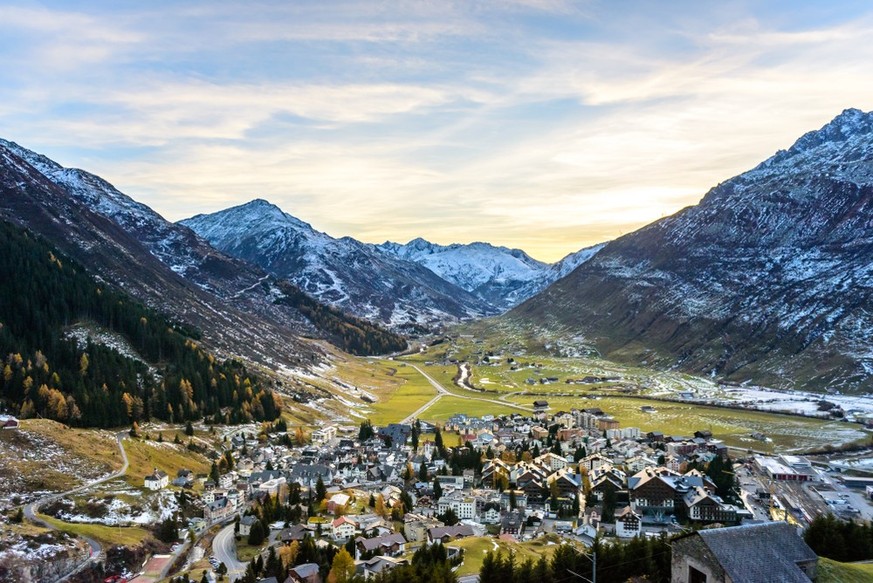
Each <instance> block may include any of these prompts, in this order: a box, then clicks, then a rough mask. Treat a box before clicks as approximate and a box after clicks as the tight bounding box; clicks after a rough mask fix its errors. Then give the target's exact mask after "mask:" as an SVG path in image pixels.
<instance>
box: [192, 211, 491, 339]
mask: <svg viewBox="0 0 873 583" xmlns="http://www.w3.org/2000/svg"><path fill="white" fill-rule="evenodd" d="M180 223H181V224H183V225H185V226H187V227H189V228H191V229H192V230H194V231H195V232H197V233H198V234H199V235H200V236H201V237H203V238H205V239H206V240H208V241H209V242H210V243H211V244H212V245H214V246H215V247H217V248H218V249H221V250H222V251H224V252H226V253H229V254H230V255H233V256H234V257H238V258H240V259H243V260H246V261H249V262H252V263H254V264H256V265H259V266H260V267H262V268H263V269H265V270H267V271H269V272H270V273H272V274H274V275H276V276H279V277H283V278H288V279H289V280H291V281H293V282H294V283H296V284H297V285H298V286H299V287H300V288H302V289H303V290H304V291H306V292H307V293H309V294H311V295H313V296H315V297H317V298H319V299H320V300H321V301H324V302H327V303H329V304H332V305H334V306H337V307H340V308H342V309H344V310H347V311H349V312H351V313H353V314H356V315H358V316H363V317H366V318H370V319H373V320H377V321H381V322H385V323H387V324H390V325H392V326H394V327H397V328H404V327H407V326H419V325H425V326H429V325H435V324H439V323H442V322H446V321H453V320H459V319H466V318H471V317H478V316H483V315H486V314H489V313H496V310H494V309H492V308H491V307H490V306H488V304H486V303H485V302H483V301H482V300H480V299H479V298H476V297H475V296H473V295H472V294H470V293H467V292H466V291H464V290H463V289H459V288H458V287H456V286H455V285H453V284H451V283H449V282H447V281H445V280H444V279H442V278H440V277H438V276H437V275H435V274H434V273H433V272H432V271H430V270H428V269H426V268H424V267H422V266H421V265H419V264H417V263H414V262H411V261H405V260H402V259H398V258H396V257H393V256H391V255H389V254H386V253H382V252H381V251H379V250H378V249H376V248H375V247H373V246H371V245H366V244H364V243H361V242H359V241H356V240H355V239H352V238H349V237H343V238H341V239H335V238H333V237H331V236H330V235H327V234H325V233H322V232H319V231H316V230H315V229H313V228H312V227H311V226H310V225H309V224H308V223H305V222H303V221H301V220H300V219H297V218H295V217H293V216H291V215H289V214H288V213H285V212H283V211H282V210H281V209H280V208H279V207H277V206H275V205H273V204H271V203H269V202H267V201H265V200H260V199H257V200H253V201H251V202H249V203H247V204H244V205H240V206H236V207H233V208H229V209H225V210H223V211H220V212H217V213H212V214H208V215H197V216H195V217H192V218H190V219H185V220H183V221H180Z"/></svg>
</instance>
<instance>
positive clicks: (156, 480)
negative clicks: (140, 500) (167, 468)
mask: <svg viewBox="0 0 873 583" xmlns="http://www.w3.org/2000/svg"><path fill="white" fill-rule="evenodd" d="M144 483H145V487H146V488H148V489H149V490H160V489H162V488H166V487H167V484H169V483H170V478H169V476H167V474H166V473H165V472H162V471H161V470H159V469H157V468H155V470H154V471H153V472H152V473H151V474H149V475H148V476H146V477H145V480H144Z"/></svg>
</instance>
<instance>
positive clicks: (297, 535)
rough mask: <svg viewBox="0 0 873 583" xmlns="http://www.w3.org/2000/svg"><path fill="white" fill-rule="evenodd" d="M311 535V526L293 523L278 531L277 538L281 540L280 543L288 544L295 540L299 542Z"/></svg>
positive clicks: (312, 533) (312, 531)
mask: <svg viewBox="0 0 873 583" xmlns="http://www.w3.org/2000/svg"><path fill="white" fill-rule="evenodd" d="M313 535H314V529H313V528H312V527H310V526H308V525H303V524H295V525H293V526H291V527H289V528H286V529H285V530H283V531H282V532H280V533H279V540H280V541H282V544H285V545H290V544H291V543H293V542H295V541H297V542H299V541H302V540H303V539H305V538H307V537H311V536H313Z"/></svg>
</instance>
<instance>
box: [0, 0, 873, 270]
mask: <svg viewBox="0 0 873 583" xmlns="http://www.w3.org/2000/svg"><path fill="white" fill-rule="evenodd" d="M871 39H873V5H871V4H870V3H869V2H866V1H864V2H842V1H838V0H829V1H828V2H812V1H810V2H803V1H800V0H792V1H767V2H764V1H759V2H725V1H718V2H716V1H711V2H710V1H701V0H697V1H688V2H684V1H674V0H671V1H670V2H651V1H642V0H641V1H623V0H603V1H584V0H579V1H566V2H565V1H563V0H504V1H491V2H488V1H476V0H464V1H451V0H446V1H440V2H430V1H427V0H414V1H409V2H404V1H402V0H397V1H391V2H376V1H371V2H332V1H325V0H319V1H313V2H309V1H301V0H293V1H291V0H285V1H279V2H226V1H222V0H209V1H203V2H201V1H198V0H191V1H186V2H165V1H162V0H153V1H150V2H118V1H117V0H113V1H107V2H89V1H87V0H84V1H82V0H80V1H76V2H3V0H0V137H3V138H5V139H8V140H12V141H15V142H18V143H19V144H21V145H22V146H24V147H27V148H29V149H32V150H35V151H37V152H40V153H43V154H46V155H47V156H49V157H50V158H52V159H54V160H56V161H57V162H59V163H61V164H63V165H65V166H72V167H78V168H83V169H85V170H88V171H89V172H92V173H94V174H97V175H99V176H101V177H103V178H105V179H106V180H108V181H110V182H111V183H113V184H114V185H115V186H116V187H118V188H119V189H120V190H122V191H123V192H125V193H126V194H128V195H130V196H132V197H133V198H135V199H137V200H139V201H141V202H144V203H146V204H148V205H149V206H151V207H152V208H154V209H155V210H156V211H158V212H159V213H161V214H162V215H163V216H165V217H166V218H168V219H170V220H174V221H175V220H179V219H182V218H185V217H189V216H192V215H194V214H198V213H205V212H214V211H217V210H221V209H224V208H227V207H229V206H234V205H237V204H242V203H245V202H247V201H249V200H251V199H254V198H265V199H267V200H270V201H271V202H273V203H275V204H277V205H278V206H280V207H281V208H282V209H283V210H285V211H286V212H288V213H290V214H292V215H294V216H296V217H298V218H300V219H302V220H305V221H307V222H309V223H311V224H312V225H313V226H314V227H315V228H317V229H319V230H322V231H325V232H327V233H329V234H331V235H333V236H337V237H340V236H352V237H355V238H358V239H360V240H363V241H367V242H373V243H378V242H382V241H385V240H392V241H400V242H405V241H408V240H410V239H412V238H414V237H419V236H420V237H424V238H426V239H428V240H431V241H434V242H437V243H443V244H448V243H453V242H460V243H468V242H472V241H489V242H491V243H494V244H499V245H506V246H510V247H518V248H522V249H524V250H526V251H527V252H528V253H530V254H531V255H532V256H534V257H536V258H538V259H542V260H545V261H554V260H557V259H559V258H561V257H562V256H564V255H566V254H567V253H570V252H572V251H576V250H578V249H580V248H582V247H585V246H588V245H591V244H595V243H598V242H601V241H605V240H609V239H612V238H615V237H618V236H620V235H622V234H625V233H628V232H631V231H633V230H635V229H637V228H639V227H641V226H643V225H645V224H647V223H649V222H651V221H653V220H657V219H659V218H661V217H663V216H666V215H669V214H672V213H674V212H676V211H677V210H679V209H681V208H683V207H685V206H688V205H692V204H695V203H696V202H697V201H699V200H700V198H701V197H702V196H703V195H704V194H705V193H706V191H707V190H708V189H709V188H711V187H713V186H715V185H716V184H718V183H719V182H722V181H724V180H726V179H728V178H730V177H732V176H734V175H736V174H739V173H741V172H743V171H745V170H748V169H750V168H752V167H754V166H755V165H757V164H758V163H759V162H761V161H763V160H764V159H766V158H767V157H769V156H771V155H772V154H773V153H775V152H776V151H777V150H779V149H784V148H788V147H789V146H790V145H791V144H792V143H793V142H794V141H795V140H796V139H797V138H798V137H800V136H801V135H802V134H803V133H805V132H807V131H810V130H814V129H817V128H819V127H821V126H822V125H824V124H825V123H827V122H828V121H829V120H830V119H832V118H833V117H835V116H836V115H838V114H839V113H840V112H841V111H842V110H843V109H846V108H849V107H856V108H859V109H862V110H864V111H870V110H871V109H873V74H871V73H873V42H871Z"/></svg>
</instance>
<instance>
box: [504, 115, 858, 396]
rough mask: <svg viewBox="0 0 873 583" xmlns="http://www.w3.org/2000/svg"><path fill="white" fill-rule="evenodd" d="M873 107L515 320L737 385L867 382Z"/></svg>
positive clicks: (571, 279) (732, 183)
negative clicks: (552, 329) (754, 383)
mask: <svg viewBox="0 0 873 583" xmlns="http://www.w3.org/2000/svg"><path fill="white" fill-rule="evenodd" d="M871 233H873V114H870V113H863V112H860V111H858V110H846V111H844V112H843V113H842V114H840V115H839V116H837V117H836V118H834V120H832V121H831V122H830V123H828V124H826V125H825V126H823V127H822V128H821V129H820V130H816V131H813V132H808V133H806V134H804V135H803V136H802V137H801V138H799V139H798V140H797V141H796V142H795V143H794V145H792V147H791V148H789V149H788V150H781V151H779V152H777V153H776V154H774V155H773V156H772V157H770V158H768V159H767V160H765V161H764V162H762V163H761V164H759V165H757V166H756V167H754V168H753V169H751V170H749V171H747V172H745V173H743V174H740V175H739V176H736V177H734V178H731V179H729V180H726V181H725V182H722V183H721V184H719V185H717V186H716V187H714V188H712V189H710V190H709V191H708V192H707V193H706V195H705V196H704V197H703V198H702V199H701V201H700V203H698V204H697V205H694V206H691V207H688V208H686V209H683V210H681V211H679V212H678V213H676V214H674V215H672V216H670V217H666V218H664V219H661V220H659V221H656V222H654V223H652V224H650V225H647V226H645V227H643V228H641V229H639V230H638V231H635V232H634V233H630V234H628V235H625V236H623V237H621V238H619V239H616V240H615V241H613V242H611V243H609V244H607V245H606V247H604V248H603V249H602V250H601V251H600V252H599V253H598V254H597V255H596V256H595V257H594V258H593V259H592V260H591V261H589V262H586V263H584V264H583V265H581V266H580V267H579V268H578V269H576V270H575V271H573V272H572V273H571V274H570V275H569V276H568V277H566V278H564V279H562V280H560V281H558V282H557V283H555V284H553V285H552V286H551V287H549V288H547V289H546V290H545V291H544V292H543V293H542V294H540V295H539V296H536V297H534V298H532V299H530V300H528V301H527V302H525V303H523V304H522V305H520V306H519V307H518V308H516V309H515V310H514V311H512V312H510V313H509V314H508V315H507V318H508V319H509V320H511V321H514V322H516V323H517V324H520V325H525V326H543V325H545V326H552V327H557V328H561V329H563V330H565V331H566V333H567V334H568V335H570V334H581V335H582V336H583V337H585V338H586V339H587V340H588V341H589V342H591V343H593V344H594V345H595V346H597V347H598V348H599V349H601V351H602V352H603V353H604V354H605V355H607V356H611V357H615V358H620V359H642V360H645V361H648V362H653V361H654V362H657V363H658V364H659V365H660V366H668V367H674V366H675V367H680V368H683V369H686V370H689V371H691V372H695V373H698V374H700V373H702V374H709V375H714V376H717V377H721V378H724V379H726V380H729V381H736V382H747V381H751V382H757V383H761V384H769V385H772V386H782V387H786V388H816V389H819V390H821V389H826V390H835V391H840V390H849V391H864V390H868V391H869V390H871V388H873V387H871V380H870V379H871V374H873V345H871V342H870V341H869V340H868V339H867V338H866V335H865V334H864V333H862V331H863V330H865V329H869V327H870V326H871V325H873V319H871V315H870V314H868V313H867V310H866V308H865V306H868V305H870V303H871V302H873V262H871V258H873V237H871Z"/></svg>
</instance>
